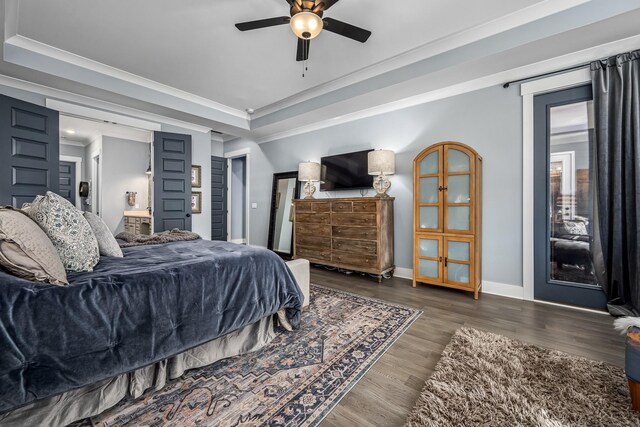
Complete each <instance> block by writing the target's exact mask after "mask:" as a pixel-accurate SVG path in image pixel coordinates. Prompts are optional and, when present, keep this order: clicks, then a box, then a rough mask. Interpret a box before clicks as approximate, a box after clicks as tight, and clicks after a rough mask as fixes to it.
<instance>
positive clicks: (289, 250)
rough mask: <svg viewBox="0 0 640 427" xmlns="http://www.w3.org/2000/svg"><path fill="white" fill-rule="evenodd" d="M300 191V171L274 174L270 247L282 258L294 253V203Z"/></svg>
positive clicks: (289, 257) (287, 257)
mask: <svg viewBox="0 0 640 427" xmlns="http://www.w3.org/2000/svg"><path fill="white" fill-rule="evenodd" d="M299 193H300V182H299V181H298V172H297V171H295V172H281V173H274V174H273V187H272V190H271V217H270V219H269V241H268V247H269V249H271V250H272V251H274V252H275V253H277V254H278V255H280V256H281V257H282V258H285V259H291V257H292V255H293V203H292V200H293V199H295V198H297V197H298V194H299Z"/></svg>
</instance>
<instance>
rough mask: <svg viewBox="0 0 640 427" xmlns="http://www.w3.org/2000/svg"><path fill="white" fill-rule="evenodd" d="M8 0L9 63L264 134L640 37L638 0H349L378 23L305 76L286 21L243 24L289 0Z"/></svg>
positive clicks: (323, 48)
mask: <svg viewBox="0 0 640 427" xmlns="http://www.w3.org/2000/svg"><path fill="white" fill-rule="evenodd" d="M4 3H5V7H4V11H3V12H4V19H3V20H2V21H3V22H4V34H5V42H4V44H3V45H2V55H3V61H2V62H0V73H1V74H4V75H6V76H9V77H12V78H19V79H23V80H28V81H31V82H34V83H37V84H40V85H44V86H47V87H50V88H54V89H61V90H64V91H66V92H72V93H73V94H77V95H82V96H84V97H91V98H95V99H96V100H100V101H108V102H111V103H114V104H118V105H123V106H126V107H130V108H135V109H138V110H144V111H146V112H153V113H155V114H160V115H163V116H165V117H169V118H172V119H176V120H182V121H184V122H189V123H194V124H197V125H199V126H202V127H204V128H206V129H213V130H216V131H219V132H223V133H225V134H228V135H233V136H241V137H247V138H250V139H253V140H255V141H258V142H265V141H269V140H273V139H275V138H278V137H282V136H287V135H290V134H292V133H301V132H305V131H309V130H313V129H316V128H319V127H323V126H328V125H332V124H336V123H339V122H341V121H345V120H353V119H357V118H359V117H365V116H367V115H373V114H378V113H380V112H384V111H389V110H392V109H397V108H402V107H406V106H410V105H415V104H418V103H422V102H428V101H429V100H433V99H438V98H441V97H444V96H451V95H455V94H457V93H463V92H465V91H469V90H475V89H479V88H482V87H487V86H489V85H493V84H500V83H502V82H504V81H507V80H511V79H517V78H522V77H527V76H530V75H533V74H536V73H539V72H547V71H553V70H558V69H560V68H563V67H566V66H571V65H576V64H579V63H583V62H588V61H591V60H593V59H598V58H601V57H603V56H607V55H610V54H614V53H618V52H619V51H620V50H631V49H637V48H640V34H639V33H638V30H637V22H638V21H639V20H640V0H616V1H615V2H612V1H611V0H483V1H469V0H404V1H402V2H393V1H390V0H385V1H383V0H375V1H374V0H368V1H365V0H340V1H339V2H338V3H336V4H335V5H334V6H333V7H332V8H331V9H330V10H329V11H327V12H326V15H325V16H330V17H332V18H335V19H339V20H342V21H345V22H349V23H352V24H354V25H357V26H360V27H363V28H366V29H369V30H371V31H372V32H373V35H372V36H371V38H370V39H369V41H368V42H367V43H365V44H360V43H357V42H354V41H352V40H349V39H346V38H343V37H340V36H337V35H335V34H332V33H329V32H323V33H321V34H320V35H319V36H318V37H317V38H316V39H314V40H313V41H312V43H311V55H310V60H309V68H310V69H309V72H308V73H307V74H306V77H304V78H303V77H302V76H301V74H302V68H301V63H299V62H296V61H295V48H296V39H295V36H294V35H293V34H292V32H291V30H290V29H289V28H288V27H287V26H280V27H272V28H267V29H261V30H255V31H249V32H240V31H238V30H237V29H236V28H235V27H234V24H235V23H237V22H243V21H249V20H255V19H261V18H268V17H275V16H283V15H287V11H288V7H287V3H286V1H285V0H244V1H239V0H213V1H212V0H189V1H175V0H137V1H130V0H110V1H101V0H56V1H55V2H54V1H44V0H4ZM65 96H66V95H65ZM73 102H78V103H81V104H82V103H83V102H84V100H83V98H78V99H77V101H76V100H75V99H74V100H73ZM247 108H250V109H253V110H255V114H253V115H248V114H247V113H245V109H247Z"/></svg>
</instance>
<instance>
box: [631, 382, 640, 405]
mask: <svg viewBox="0 0 640 427" xmlns="http://www.w3.org/2000/svg"><path fill="white" fill-rule="evenodd" d="M629 393H630V394H631V407H632V408H633V410H634V411H640V383H637V382H635V381H634V380H632V379H631V378H629Z"/></svg>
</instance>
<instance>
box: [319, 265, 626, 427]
mask: <svg viewBox="0 0 640 427" xmlns="http://www.w3.org/2000/svg"><path fill="white" fill-rule="evenodd" d="M311 283H315V284H319V285H323V286H327V287H332V288H335V289H341V290H345V291H349V292H353V293H357V294H360V295H364V296H368V297H373V298H378V299H382V300H385V301H389V302H393V303H397V304H403V305H406V306H410V307H415V308H420V309H422V310H423V311H424V313H423V314H422V316H420V317H419V318H418V320H416V321H415V323H414V324H413V325H412V326H411V327H410V328H409V329H408V330H407V332H405V334H404V335H402V336H401V337H400V339H398V341H396V343H395V344H394V345H393V346H392V347H391V348H390V349H389V350H388V351H387V352H386V353H385V354H384V355H383V356H382V358H380V360H379V361H378V362H377V363H376V364H375V365H374V366H373V367H372V368H371V369H370V370H369V372H367V374H366V375H365V376H364V377H363V378H362V379H361V380H360V381H359V382H358V383H357V384H356V385H355V386H354V387H353V389H351V391H350V392H349V393H348V394H347V395H346V396H345V397H344V398H343V399H342V400H341V401H340V403H339V404H338V405H337V406H336V407H335V408H334V409H333V411H331V413H329V415H328V416H327V417H326V418H325V419H324V420H323V421H322V423H321V424H320V425H321V426H322V427H330V426H400V425H402V424H403V423H404V420H405V418H406V417H407V415H408V414H409V412H410V411H411V409H412V408H413V405H414V403H415V401H416V400H417V398H418V395H419V393H420V391H421V390H422V387H423V385H424V382H425V381H426V380H427V379H428V378H429V376H430V375H431V373H432V372H433V370H434V368H435V366H436V363H437V362H438V360H439V359H440V354H441V353H442V350H443V349H444V347H445V346H446V345H447V344H448V343H449V341H450V339H451V336H452V335H453V333H454V332H455V331H456V330H457V329H458V328H459V327H461V326H469V327H473V328H477V329H481V330H484V331H489V332H495V333H498V334H502V335H505V336H507V337H510V338H515V339H519V340H521V341H524V342H527V343H531V344H536V345H539V346H542V347H546V348H550V349H555V350H561V351H564V352H567V353H572V354H576V355H579V356H583V357H587V358H589V359H594V360H601V361H604V362H607V363H610V364H613V365H616V366H623V365H624V337H623V336H621V335H619V334H618V333H617V332H616V331H614V330H613V318H612V317H610V316H609V315H605V314H597V313H591V312H586V311H580V310H574V309H570V308H564V307H558V306H553V305H548V304H541V303H534V302H531V301H521V300H516V299H511V298H505V297H499V296H495V295H488V294H481V295H480V299H479V300H477V301H475V300H474V299H473V296H472V295H471V294H469V293H468V292H461V291H456V290H452V289H444V288H438V287H435V286H428V285H418V287H417V288H415V289H414V288H412V287H411V282H410V281H409V280H406V279H399V278H392V279H390V280H384V281H383V283H382V284H378V283H377V281H376V280H374V279H372V278H368V277H363V276H361V275H356V274H353V275H345V274H343V273H337V272H332V271H327V270H324V269H322V268H313V267H312V268H311Z"/></svg>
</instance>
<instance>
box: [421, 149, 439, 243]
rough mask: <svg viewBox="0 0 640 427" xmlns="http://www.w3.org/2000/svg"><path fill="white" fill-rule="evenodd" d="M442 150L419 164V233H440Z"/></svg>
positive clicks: (430, 154)
mask: <svg viewBox="0 0 640 427" xmlns="http://www.w3.org/2000/svg"><path fill="white" fill-rule="evenodd" d="M441 160H442V149H441V148H439V149H437V150H434V151H433V152H431V153H429V154H428V155H426V156H425V157H424V158H423V159H422V160H420V162H419V164H418V175H417V177H416V180H417V182H416V187H417V191H416V198H417V211H416V213H415V214H416V217H417V222H416V226H417V229H418V231H420V230H421V231H440V230H441V228H442V224H441V219H440V218H441V209H440V206H441V202H442V191H441V188H442V173H441V167H440V164H441Z"/></svg>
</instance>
